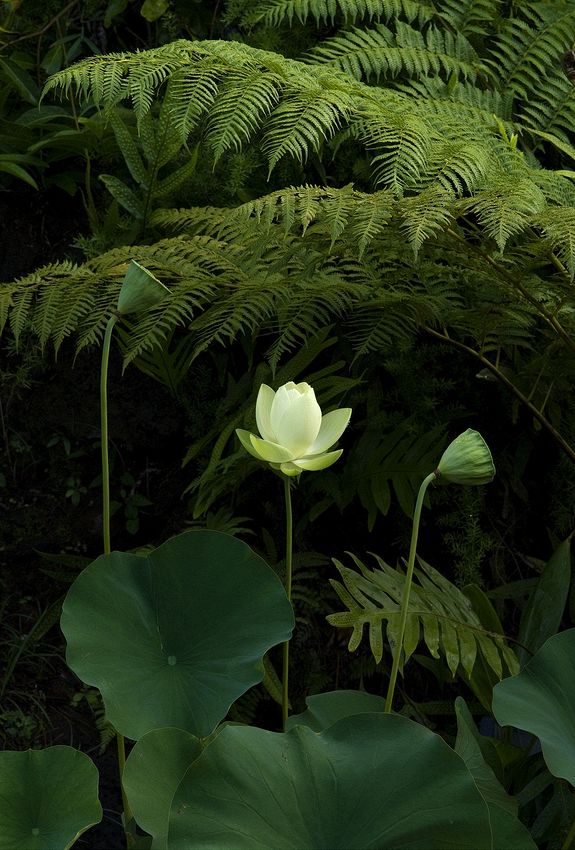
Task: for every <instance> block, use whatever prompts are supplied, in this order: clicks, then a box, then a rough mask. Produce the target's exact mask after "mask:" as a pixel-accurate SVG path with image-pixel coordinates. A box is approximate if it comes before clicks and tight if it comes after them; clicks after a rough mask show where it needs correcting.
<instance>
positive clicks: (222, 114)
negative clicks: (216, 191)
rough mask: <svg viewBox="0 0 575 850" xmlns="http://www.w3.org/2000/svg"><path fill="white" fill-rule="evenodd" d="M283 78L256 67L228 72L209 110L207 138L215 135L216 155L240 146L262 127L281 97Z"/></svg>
mask: <svg viewBox="0 0 575 850" xmlns="http://www.w3.org/2000/svg"><path fill="white" fill-rule="evenodd" d="M279 85H280V80H279V79H278V80H277V86H278V87H276V86H275V84H274V78H273V75H272V76H271V77H266V78H263V77H262V75H261V73H259V72H257V71H251V72H247V73H245V72H236V73H234V72H232V73H230V74H228V76H227V77H226V79H225V81H224V83H223V85H222V86H221V87H220V91H219V94H218V96H217V98H216V100H215V102H214V104H213V106H212V108H211V110H210V117H209V123H208V132H207V138H208V141H211V140H212V139H213V144H212V148H213V151H214V159H215V161H216V162H217V160H218V159H219V158H220V157H221V156H222V154H223V153H225V152H226V151H227V150H230V149H231V150H240V149H241V147H242V145H243V143H244V142H247V141H249V139H250V138H251V137H252V136H253V135H254V133H255V132H256V131H257V130H258V129H259V128H260V126H261V124H262V121H263V119H264V118H267V117H268V116H269V115H270V113H271V112H272V110H273V109H274V107H275V106H276V104H277V101H278V99H279Z"/></svg>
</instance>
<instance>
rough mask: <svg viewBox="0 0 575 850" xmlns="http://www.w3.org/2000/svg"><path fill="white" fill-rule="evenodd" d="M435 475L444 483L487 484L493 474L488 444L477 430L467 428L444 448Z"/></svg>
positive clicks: (493, 469)
mask: <svg viewBox="0 0 575 850" xmlns="http://www.w3.org/2000/svg"><path fill="white" fill-rule="evenodd" d="M435 475H436V477H437V478H438V480H439V481H440V482H443V483H445V484H471V485H479V484H488V483H489V482H490V481H492V480H493V476H494V475H495V464H494V463H493V458H492V457H491V452H490V451H489V446H488V445H487V443H486V442H485V440H484V439H483V437H482V436H481V434H480V433H479V432H478V431H473V430H472V429H471V428H468V429H467V431H464V432H463V434H460V435H459V437H456V438H455V440H453V442H452V443H450V444H449V446H448V447H447V448H446V449H445V451H444V452H443V456H442V458H441V460H440V461H439V465H438V467H437V469H436V470H435Z"/></svg>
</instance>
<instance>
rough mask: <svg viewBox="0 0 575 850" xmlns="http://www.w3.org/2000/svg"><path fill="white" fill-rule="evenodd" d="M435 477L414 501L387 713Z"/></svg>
mask: <svg viewBox="0 0 575 850" xmlns="http://www.w3.org/2000/svg"><path fill="white" fill-rule="evenodd" d="M435 478H436V475H435V472H430V473H429V475H428V476H427V478H424V480H423V482H422V484H421V487H420V488H419V493H418V494H417V501H416V503H415V511H414V514H413V527H412V530H411V544H410V546H409V560H408V562H407V575H406V577H405V584H404V586H403V596H402V599H401V613H400V616H401V619H400V624H399V636H398V640H397V644H396V647H395V652H394V653H393V663H392V665H391V674H390V677H389V687H388V689H387V697H386V700H385V711H386V713H387V714H389V713H390V712H391V706H392V704H393V695H394V693H395V684H396V682H397V673H398V670H399V665H400V663H401V654H402V652H403V638H404V637H405V626H406V623H407V612H408V610H409V596H410V593H411V584H412V582H413V570H414V567H415V553H416V551H417V537H418V534H419V519H420V517H421V508H422V507H423V500H424V498H425V493H426V490H427V488H428V487H429V485H430V484H431V482H432V481H434V480H435Z"/></svg>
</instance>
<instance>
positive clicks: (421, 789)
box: [167, 714, 492, 850]
mask: <svg viewBox="0 0 575 850" xmlns="http://www.w3.org/2000/svg"><path fill="white" fill-rule="evenodd" d="M223 847H226V848H228V847H229V848H232V847H233V848H234V850H270V848H274V850H288V848H289V850H302V848H306V850H338V848H339V849H340V850H344V848H345V850H356V848H357V850H360V848H361V850H363V849H364V848H370V849H371V850H382V848H384V847H389V848H392V847H393V848H409V850H491V848H492V841H491V829H490V824H489V812H488V808H487V806H486V804H485V802H484V800H483V798H482V797H481V795H480V793H479V792H478V790H477V788H476V785H475V782H474V781H473V778H472V776H471V774H470V773H469V771H468V770H467V768H466V766H465V764H464V762H463V761H462V759H460V757H459V756H458V755H457V754H456V753H455V752H454V751H453V750H452V749H451V748H450V747H449V746H448V745H447V744H446V743H445V741H443V739H442V738H440V737H439V735H436V734H435V733H433V732H431V731H429V730H428V729H425V728H424V727H422V726H420V725H418V724H417V723H414V722H413V721H411V720H408V719H407V718H405V717H401V716H399V715H389V714H388V715H384V714H360V715H356V716H354V717H347V718H345V719H343V720H340V721H339V722H337V723H335V724H334V725H333V726H330V727H329V728H328V729H326V730H325V731H324V732H321V733H317V732H314V731H313V730H311V729H309V728H308V727H307V726H295V727H294V728H293V729H291V730H290V731H289V732H286V733H275V732H267V731H264V730H262V729H257V728H250V727H244V726H226V728H224V729H222V731H221V732H220V733H219V735H218V736H217V737H216V738H215V739H214V740H213V741H212V742H211V743H210V744H209V746H207V747H206V748H205V749H204V751H203V752H202V754H201V755H200V756H199V757H198V758H197V759H196V760H195V761H193V763H192V764H191V765H190V767H189V768H188V770H187V771H186V773H185V775H184V777H183V779H182V781H181V783H180V785H179V787H178V789H177V791H176V793H175V795H174V799H173V802H172V807H171V812H170V823H169V830H168V844H167V850H200V848H204V850H207V848H210V850H214V848H223Z"/></svg>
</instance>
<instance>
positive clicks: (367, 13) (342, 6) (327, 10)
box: [243, 0, 433, 27]
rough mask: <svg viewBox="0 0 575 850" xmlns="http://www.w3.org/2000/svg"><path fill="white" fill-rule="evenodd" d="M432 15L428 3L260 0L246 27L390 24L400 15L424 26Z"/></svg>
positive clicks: (406, 0) (411, 0) (410, 0)
mask: <svg viewBox="0 0 575 850" xmlns="http://www.w3.org/2000/svg"><path fill="white" fill-rule="evenodd" d="M432 14H433V7H432V6H431V4H429V3H428V2H427V0H424V2H420V3H418V2H415V0H259V2H256V3H253V4H250V8H249V10H248V12H247V14H246V15H245V16H244V18H243V23H244V24H247V25H251V26H253V25H255V24H262V25H263V26H265V27H279V26H281V24H283V23H287V24H289V26H291V25H292V24H293V22H294V20H297V21H299V22H300V23H302V24H303V23H305V22H306V21H307V20H308V19H310V18H311V19H313V20H314V21H315V22H316V24H317V25H318V26H319V24H321V23H327V22H331V23H333V22H334V21H335V20H336V18H340V19H343V21H344V22H345V23H349V22H353V21H356V20H359V19H361V18H365V19H367V20H370V21H371V20H374V19H375V20H388V19H389V18H391V17H394V18H396V17H399V16H400V15H402V16H404V17H405V18H406V19H407V20H408V21H414V20H416V19H418V20H419V21H420V22H421V23H423V22H424V21H426V20H428V19H429V18H430V17H431V15H432Z"/></svg>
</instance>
